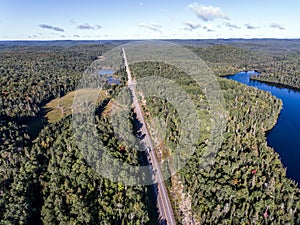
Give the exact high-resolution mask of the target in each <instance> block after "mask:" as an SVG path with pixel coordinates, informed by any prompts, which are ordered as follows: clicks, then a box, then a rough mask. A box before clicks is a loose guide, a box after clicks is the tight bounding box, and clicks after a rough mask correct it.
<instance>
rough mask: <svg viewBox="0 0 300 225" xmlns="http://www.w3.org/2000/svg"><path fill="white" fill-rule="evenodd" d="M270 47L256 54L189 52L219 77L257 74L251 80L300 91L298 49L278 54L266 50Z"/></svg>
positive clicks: (223, 49) (219, 48)
mask: <svg viewBox="0 0 300 225" xmlns="http://www.w3.org/2000/svg"><path fill="white" fill-rule="evenodd" d="M267 47H268V46H267ZM267 47H266V46H264V47H262V48H260V49H259V50H255V51H254V50H251V49H248V48H241V47H236V46H227V45H213V46H209V47H205V48H199V47H198V48H196V47H190V48H191V50H193V51H194V52H195V53H196V54H198V55H199V56H200V57H201V58H202V59H203V60H205V61H206V62H207V63H208V65H209V66H210V67H211V69H212V70H213V71H214V72H215V74H216V75H218V76H222V75H228V74H234V73H237V72H239V71H245V70H257V71H259V72H260V75H256V76H252V79H255V80H260V81H265V82H268V83H272V84H275V85H279V86H280V85H284V86H288V87H292V88H295V89H300V62H299V58H300V51H299V49H298V48H297V47H296V48H291V49H289V48H283V49H282V48H280V49H277V50H276V51H267V50H264V49H268V48H267Z"/></svg>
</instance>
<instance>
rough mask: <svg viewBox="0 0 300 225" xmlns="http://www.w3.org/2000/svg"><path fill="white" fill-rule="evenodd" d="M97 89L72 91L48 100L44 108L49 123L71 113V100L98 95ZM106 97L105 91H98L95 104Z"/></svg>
mask: <svg viewBox="0 0 300 225" xmlns="http://www.w3.org/2000/svg"><path fill="white" fill-rule="evenodd" d="M98 93H99V89H81V90H76V91H72V92H70V93H68V94H66V95H65V96H63V97H61V98H56V99H53V100H52V101H50V102H49V103H48V104H47V105H46V106H45V107H44V108H45V109H46V110H47V114H46V118H47V120H48V122H49V123H55V122H57V121H59V120H60V119H62V118H63V117H64V116H68V115H70V114H72V111H73V100H74V97H75V95H76V96H77V97H76V98H86V99H88V98H89V96H91V95H92V96H94V95H98ZM106 97H107V94H106V92H105V91H100V93H99V95H98V99H97V102H96V104H99V103H100V102H102V100H103V99H104V98H106Z"/></svg>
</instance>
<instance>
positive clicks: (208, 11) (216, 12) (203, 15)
mask: <svg viewBox="0 0 300 225" xmlns="http://www.w3.org/2000/svg"><path fill="white" fill-rule="evenodd" d="M188 8H189V9H191V10H193V11H194V12H195V13H196V15H197V16H198V18H200V19H202V20H204V21H206V22H207V21H212V20H214V19H225V20H228V19H229V18H228V16H227V15H226V14H225V13H224V12H222V10H221V9H220V8H219V7H213V6H204V5H199V4H198V3H192V4H190V5H188Z"/></svg>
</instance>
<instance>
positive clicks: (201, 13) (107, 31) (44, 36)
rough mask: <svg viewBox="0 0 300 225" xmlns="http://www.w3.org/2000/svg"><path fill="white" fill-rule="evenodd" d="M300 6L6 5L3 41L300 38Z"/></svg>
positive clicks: (127, 1) (1, 6) (225, 2)
mask: <svg viewBox="0 0 300 225" xmlns="http://www.w3.org/2000/svg"><path fill="white" fill-rule="evenodd" d="M299 9H300V1H299V0H285V1H283V0H252V1H248V0H244V1H240V0H239V1H238V0H198V1H194V0H107V1H106V0H105V1H103V0H92V1H84V0H82V1H79V0H71V1H70V0H61V1H57V0H52V1H48V0H35V1H34V0H0V40H63V39H74V40H95V39H97V40H104V39H172V38H178V39H179V38H184V39H194V38H195V39H198V38H199V39H203V38H300V25H299V21H300V13H299Z"/></svg>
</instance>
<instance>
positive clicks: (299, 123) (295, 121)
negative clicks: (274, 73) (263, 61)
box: [226, 71, 300, 186]
mask: <svg viewBox="0 0 300 225" xmlns="http://www.w3.org/2000/svg"><path fill="white" fill-rule="evenodd" d="M253 73H255V71H252V73H247V72H241V73H237V74H234V75H230V76H226V78H228V79H230V80H235V81H238V82H240V83H243V84H246V85H248V86H252V87H256V88H258V89H260V90H264V91H269V92H271V93H272V94H273V95H274V96H276V97H277V98H280V99H281V100H282V102H283V109H282V111H281V113H280V115H279V118H278V121H277V124H276V125H275V127H274V128H273V129H272V130H270V131H269V132H268V133H267V140H268V145H269V146H270V147H273V148H274V149H275V151H276V152H278V153H279V155H280V158H281V161H282V163H283V165H284V166H285V167H287V176H288V177H289V178H292V179H293V180H295V181H297V182H298V186H299V184H300V161H299V160H300V91H295V90H291V89H288V88H281V87H276V86H272V85H269V84H266V83H263V82H259V81H253V80H250V75H252V74H253Z"/></svg>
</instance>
